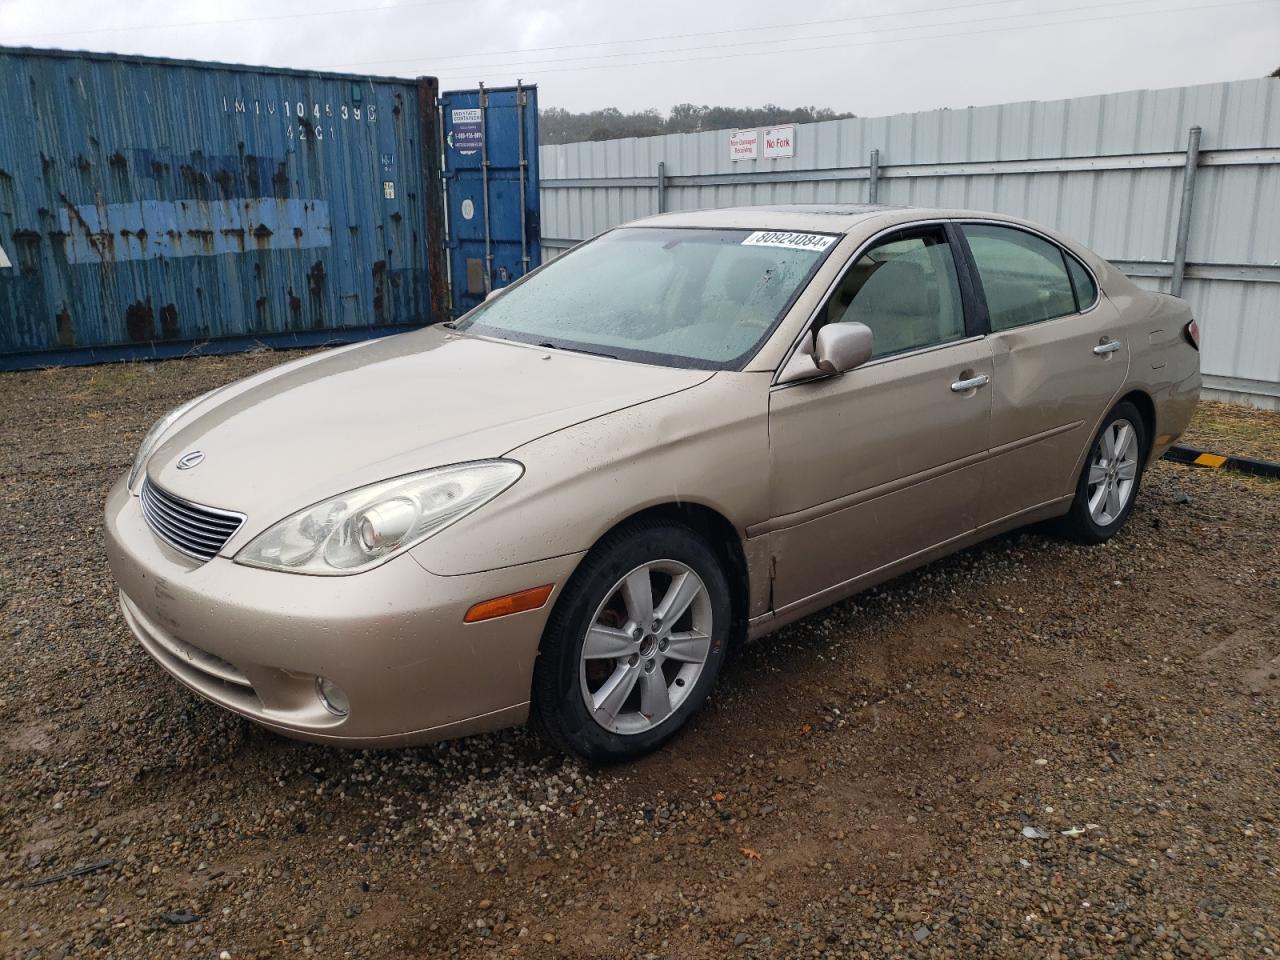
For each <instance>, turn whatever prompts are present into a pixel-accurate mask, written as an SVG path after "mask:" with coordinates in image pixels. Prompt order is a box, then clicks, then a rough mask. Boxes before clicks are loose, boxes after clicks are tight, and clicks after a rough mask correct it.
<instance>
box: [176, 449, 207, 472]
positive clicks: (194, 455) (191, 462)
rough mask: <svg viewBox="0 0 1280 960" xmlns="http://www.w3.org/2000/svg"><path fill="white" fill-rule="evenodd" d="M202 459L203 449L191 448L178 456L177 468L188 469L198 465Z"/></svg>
mask: <svg viewBox="0 0 1280 960" xmlns="http://www.w3.org/2000/svg"><path fill="white" fill-rule="evenodd" d="M203 460H204V451H203V450H192V451H191V452H190V453H184V454H183V455H182V456H180V457H179V458H178V469H179V470H190V469H191V468H192V467H198V466H200V463H201V462H202V461H203Z"/></svg>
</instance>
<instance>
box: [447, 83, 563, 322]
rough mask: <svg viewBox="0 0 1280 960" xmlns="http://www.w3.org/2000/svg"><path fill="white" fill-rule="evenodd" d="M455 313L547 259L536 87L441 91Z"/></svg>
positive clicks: (462, 310)
mask: <svg viewBox="0 0 1280 960" xmlns="http://www.w3.org/2000/svg"><path fill="white" fill-rule="evenodd" d="M440 108H441V116H442V118H443V126H444V137H445V161H444V166H445V174H444V175H445V180H446V182H447V184H448V207H449V275H450V277H451V278H452V285H451V289H452V294H453V312H454V313H455V314H460V313H464V312H466V311H467V310H470V309H471V308H472V307H474V306H475V305H476V304H477V303H479V302H480V301H481V300H483V299H484V297H485V295H486V294H487V293H488V292H489V291H490V290H494V289H496V288H499V287H505V286H506V285H507V284H509V283H511V282H512V281H513V280H517V279H519V278H520V277H522V276H524V275H525V274H526V273H528V272H529V270H530V269H532V268H533V267H536V266H537V265H538V264H539V263H541V262H542V252H541V239H542V226H541V223H540V221H539V216H538V214H539V210H540V209H541V207H540V203H539V190H538V186H539V184H538V91H537V88H536V87H531V86H524V85H522V84H518V85H516V86H514V87H481V88H480V89H478V90H450V91H447V92H446V93H443V94H441V96H440Z"/></svg>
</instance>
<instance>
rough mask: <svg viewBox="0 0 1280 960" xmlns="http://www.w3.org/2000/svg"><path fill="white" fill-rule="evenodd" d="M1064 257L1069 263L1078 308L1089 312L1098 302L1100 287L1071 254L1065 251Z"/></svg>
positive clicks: (1068, 269) (1068, 267) (1068, 268)
mask: <svg viewBox="0 0 1280 960" xmlns="http://www.w3.org/2000/svg"><path fill="white" fill-rule="evenodd" d="M1062 255H1063V256H1064V257H1065V258H1066V261H1067V272H1068V273H1070V274H1071V285H1072V286H1073V287H1075V289H1076V306H1077V308H1078V309H1080V310H1088V309H1089V308H1090V307H1092V306H1093V305H1094V304H1095V303H1097V301H1098V285H1097V284H1096V283H1094V282H1093V274H1091V273H1090V272H1089V271H1088V269H1087V268H1086V267H1085V265H1084V264H1083V263H1081V262H1080V261H1079V260H1077V259H1076V258H1075V257H1074V256H1072V255H1071V254H1070V253H1067V252H1066V251H1065V250H1064V251H1063V253H1062Z"/></svg>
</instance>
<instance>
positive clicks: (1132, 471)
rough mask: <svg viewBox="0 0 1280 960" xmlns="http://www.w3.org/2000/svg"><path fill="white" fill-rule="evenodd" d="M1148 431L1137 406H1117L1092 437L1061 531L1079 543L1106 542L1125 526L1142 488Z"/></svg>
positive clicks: (1123, 404)
mask: <svg viewBox="0 0 1280 960" xmlns="http://www.w3.org/2000/svg"><path fill="white" fill-rule="evenodd" d="M1146 452H1147V430H1146V425H1145V424H1144V422H1143V420H1142V414H1140V413H1139V412H1138V408H1137V407H1135V406H1134V405H1133V404H1131V403H1128V402H1125V403H1120V404H1117V405H1116V407H1115V409H1114V410H1112V411H1111V413H1109V414H1108V415H1107V418H1106V420H1104V421H1103V423H1102V428H1101V429H1100V430H1099V431H1098V435H1097V437H1095V438H1094V441H1093V446H1092V447H1091V448H1090V450H1089V456H1088V458H1087V459H1086V461H1085V465H1084V469H1083V470H1082V471H1081V473H1080V479H1079V481H1078V482H1077V484H1076V495H1075V499H1074V500H1073V501H1072V502H1071V510H1070V512H1068V513H1067V515H1066V516H1065V517H1063V519H1062V524H1061V529H1062V532H1063V533H1064V534H1065V535H1066V536H1068V537H1070V538H1071V539H1072V540H1075V541H1077V542H1078V543H1103V542H1104V541H1106V540H1110V539H1111V538H1112V537H1113V536H1115V535H1116V534H1117V533H1118V532H1119V531H1120V528H1121V527H1123V526H1124V523H1125V521H1126V520H1128V519H1129V514H1130V513H1131V512H1132V511H1133V503H1134V500H1135V499H1136V498H1137V495H1138V487H1139V485H1140V484H1141V483H1142V467H1143V461H1144V460H1145V458H1146Z"/></svg>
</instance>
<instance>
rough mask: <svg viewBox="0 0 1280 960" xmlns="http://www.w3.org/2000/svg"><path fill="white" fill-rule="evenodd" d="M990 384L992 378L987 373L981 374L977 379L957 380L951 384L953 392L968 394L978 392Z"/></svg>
mask: <svg viewBox="0 0 1280 960" xmlns="http://www.w3.org/2000/svg"><path fill="white" fill-rule="evenodd" d="M990 382H991V378H990V377H988V376H987V375H986V374H985V373H980V374H978V375H977V376H976V377H969V379H967V380H957V381H956V382H955V383H953V384H951V392H952V393H968V392H969V391H970V390H977V389H978V387H985V386H986V385H987V384H988V383H990Z"/></svg>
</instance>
